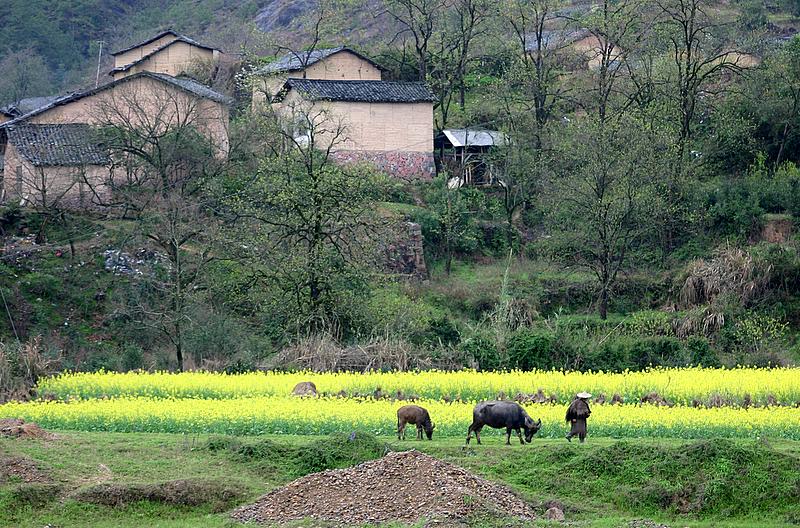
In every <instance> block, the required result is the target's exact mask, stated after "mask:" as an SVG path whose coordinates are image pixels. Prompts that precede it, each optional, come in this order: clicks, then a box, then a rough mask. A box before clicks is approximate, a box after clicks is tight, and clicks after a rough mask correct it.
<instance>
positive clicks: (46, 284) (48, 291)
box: [22, 272, 63, 299]
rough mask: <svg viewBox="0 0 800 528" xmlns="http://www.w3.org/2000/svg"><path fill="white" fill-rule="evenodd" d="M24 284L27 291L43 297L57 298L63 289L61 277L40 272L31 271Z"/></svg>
mask: <svg viewBox="0 0 800 528" xmlns="http://www.w3.org/2000/svg"><path fill="white" fill-rule="evenodd" d="M22 285H23V288H24V289H25V291H26V292H28V293H29V294H31V295H35V296H37V297H42V298H43V299H55V298H57V297H58V295H59V293H60V292H61V291H62V289H63V283H62V282H61V279H59V278H58V277H54V276H53V275H49V274H47V273H40V272H36V273H30V274H29V275H28V276H27V277H25V280H24V281H23V282H22Z"/></svg>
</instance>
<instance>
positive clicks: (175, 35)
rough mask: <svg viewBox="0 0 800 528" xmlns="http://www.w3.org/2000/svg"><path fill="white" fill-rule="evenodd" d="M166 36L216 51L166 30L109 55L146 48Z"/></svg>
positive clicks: (175, 32)
mask: <svg viewBox="0 0 800 528" xmlns="http://www.w3.org/2000/svg"><path fill="white" fill-rule="evenodd" d="M166 35H173V36H174V37H175V38H176V39H180V40H181V41H183V42H186V43H188V44H192V45H194V46H197V47H199V48H206V49H210V50H215V49H217V48H214V47H211V46H206V45H205V44H200V43H199V42H197V41H196V40H194V39H192V38H189V37H187V36H186V35H181V34H180V33H178V32H177V31H173V30H171V29H168V30H166V31H162V32H161V33H159V34H157V35H155V36H153V37H150V38H149V39H147V40H145V41H143V42H139V43H138V44H134V45H133V46H128V47H127V48H125V49H121V50H119V51H115V52H113V53H112V54H111V55H119V54H120V53H125V52H126V51H130V50H132V49H136V48H138V47H140V46H146V45H148V44H150V43H151V42H153V41H156V40H158V39H160V38H161V37H164V36H166Z"/></svg>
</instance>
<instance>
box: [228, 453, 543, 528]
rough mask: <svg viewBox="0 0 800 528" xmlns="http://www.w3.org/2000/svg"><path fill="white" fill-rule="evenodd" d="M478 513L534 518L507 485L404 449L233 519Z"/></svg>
mask: <svg viewBox="0 0 800 528" xmlns="http://www.w3.org/2000/svg"><path fill="white" fill-rule="evenodd" d="M479 511H495V512H497V513H500V514H501V515H504V516H513V517H520V518H527V519H533V518H534V513H533V510H532V509H531V507H530V506H529V505H528V504H527V503H526V502H524V501H523V500H522V499H520V498H518V497H517V496H516V495H514V494H513V493H512V492H511V491H510V490H509V489H508V488H506V487H505V486H501V485H499V484H495V483H493V482H489V481H488V480H485V479H483V478H480V477H478V476H476V475H473V474H472V473H470V472H469V471H466V470H465V469H462V468H460V467H457V466H454V465H452V464H448V463H446V462H442V461H441V460H437V459H436V458H433V457H430V456H428V455H425V454H423V453H420V452H418V451H406V452H402V453H389V454H387V455H386V456H384V457H383V458H380V459H378V460H372V461H369V462H364V463H363V464H359V465H357V466H354V467H352V468H348V469H338V470H329V471H323V472H321V473H313V474H311V475H307V476H305V477H302V478H300V479H297V480H295V481H294V482H291V483H289V484H288V485H286V486H284V487H283V488H279V489H276V490H274V491H272V492H270V493H268V494H266V495H264V496H263V497H261V498H260V499H259V500H258V501H256V502H255V503H254V504H251V505H248V506H242V507H241V508H238V509H236V510H235V511H234V512H233V513H232V517H233V518H235V519H237V520H239V521H243V522H261V523H274V522H283V521H291V520H297V519H303V518H307V517H310V518H313V519H316V520H321V521H333V522H339V523H342V524H346V525H353V524H366V523H384V522H389V521H396V522H403V523H415V522H417V521H419V520H420V519H426V520H432V519H463V518H465V517H469V516H470V515H472V514H474V513H477V512H479Z"/></svg>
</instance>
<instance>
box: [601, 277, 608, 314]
mask: <svg viewBox="0 0 800 528" xmlns="http://www.w3.org/2000/svg"><path fill="white" fill-rule="evenodd" d="M599 311H600V319H602V320H603V321H605V320H606V319H608V286H605V285H604V286H603V289H602V290H601V291H600V306H599Z"/></svg>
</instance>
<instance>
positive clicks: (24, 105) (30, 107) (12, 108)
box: [0, 95, 61, 117]
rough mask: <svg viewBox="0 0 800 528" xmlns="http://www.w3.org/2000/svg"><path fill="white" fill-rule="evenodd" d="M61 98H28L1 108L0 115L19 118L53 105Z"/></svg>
mask: <svg viewBox="0 0 800 528" xmlns="http://www.w3.org/2000/svg"><path fill="white" fill-rule="evenodd" d="M59 97H61V96H58V95H53V96H49V97H28V98H26V99H20V100H19V101H15V102H13V103H9V104H7V105H5V106H4V107H2V108H0V113H2V114H5V115H7V116H9V117H19V116H22V115H25V114H28V113H30V112H33V111H34V110H38V109H39V108H42V107H44V106H47V105H49V104H52V103H54V102H55V101H56V100H57V99H58V98H59Z"/></svg>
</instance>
